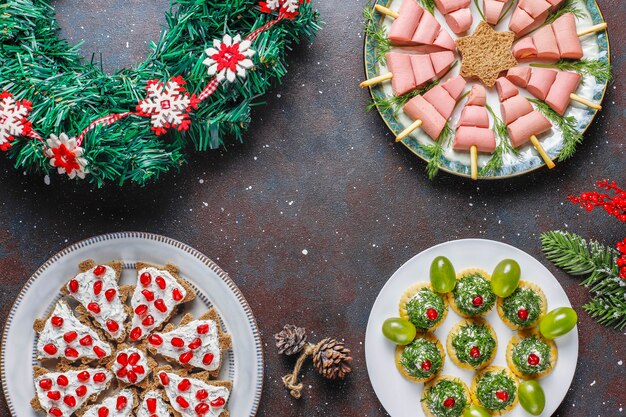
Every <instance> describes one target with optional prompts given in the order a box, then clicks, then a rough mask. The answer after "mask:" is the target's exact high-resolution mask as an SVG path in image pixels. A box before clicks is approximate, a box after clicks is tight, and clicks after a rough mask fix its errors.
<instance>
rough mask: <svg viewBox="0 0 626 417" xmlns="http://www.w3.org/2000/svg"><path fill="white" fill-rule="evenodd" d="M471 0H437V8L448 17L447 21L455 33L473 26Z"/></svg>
mask: <svg viewBox="0 0 626 417" xmlns="http://www.w3.org/2000/svg"><path fill="white" fill-rule="evenodd" d="M470 1H471V0H435V4H436V5H437V9H439V11H440V12H441V14H443V15H444V17H445V18H446V23H447V24H448V26H450V29H452V31H453V32H454V33H457V34H459V33H463V32H467V31H468V30H469V28H470V27H471V26H472V22H473V20H474V19H473V18H472V12H471V11H470V9H469V6H470Z"/></svg>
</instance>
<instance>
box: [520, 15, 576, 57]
mask: <svg viewBox="0 0 626 417" xmlns="http://www.w3.org/2000/svg"><path fill="white" fill-rule="evenodd" d="M513 56H514V57H515V58H517V59H540V60H545V61H557V60H559V59H580V58H582V57H583V48H582V45H581V44H580V39H579V38H578V32H577V30H576V17H575V16H574V15H573V14H572V13H565V14H564V15H563V16H561V17H559V18H558V19H557V20H555V21H554V22H553V23H552V24H549V25H546V26H543V27H542V28H540V29H539V30H537V31H536V32H535V33H533V34H532V35H530V36H527V37H525V38H523V39H521V40H519V41H518V42H517V43H516V44H515V45H514V46H513Z"/></svg>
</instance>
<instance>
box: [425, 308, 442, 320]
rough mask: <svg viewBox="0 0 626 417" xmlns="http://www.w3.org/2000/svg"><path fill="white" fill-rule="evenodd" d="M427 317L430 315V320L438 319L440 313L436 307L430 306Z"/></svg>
mask: <svg viewBox="0 0 626 417" xmlns="http://www.w3.org/2000/svg"><path fill="white" fill-rule="evenodd" d="M426 317H428V320H431V321H433V320H437V317H439V313H437V310H435V309H434V308H429V309H428V310H426Z"/></svg>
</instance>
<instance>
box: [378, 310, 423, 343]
mask: <svg viewBox="0 0 626 417" xmlns="http://www.w3.org/2000/svg"><path fill="white" fill-rule="evenodd" d="M383 334H384V335H385V337H386V338H387V339H389V340H391V341H392V342H393V343H395V344H396V345H401V346H405V345H408V344H409V343H411V342H412V341H413V339H415V335H416V334H417V331H416V330H415V326H414V325H413V323H411V322H410V321H408V320H405V319H401V318H398V317H393V318H390V319H387V320H385V322H384V323H383Z"/></svg>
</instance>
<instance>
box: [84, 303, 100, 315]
mask: <svg viewBox="0 0 626 417" xmlns="http://www.w3.org/2000/svg"><path fill="white" fill-rule="evenodd" d="M87 310H89V311H91V312H92V313H94V314H100V304H98V303H89V304H87Z"/></svg>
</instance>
